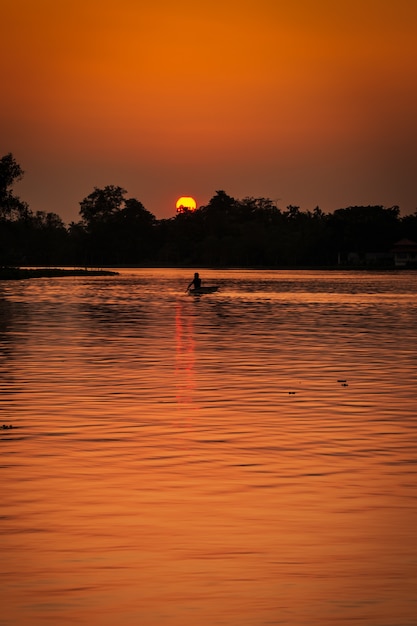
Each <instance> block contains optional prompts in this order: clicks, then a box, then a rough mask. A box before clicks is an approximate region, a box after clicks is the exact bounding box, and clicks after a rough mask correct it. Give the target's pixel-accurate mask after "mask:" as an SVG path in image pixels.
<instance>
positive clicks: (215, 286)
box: [188, 285, 219, 296]
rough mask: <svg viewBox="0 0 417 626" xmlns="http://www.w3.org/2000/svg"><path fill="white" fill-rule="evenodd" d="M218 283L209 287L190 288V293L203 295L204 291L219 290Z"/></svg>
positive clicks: (213, 291)
mask: <svg viewBox="0 0 417 626" xmlns="http://www.w3.org/2000/svg"><path fill="white" fill-rule="evenodd" d="M218 288H219V287H218V285H212V286H207V287H199V288H198V289H189V290H188V293H189V294H190V295H191V296H202V295H203V293H215V292H216V291H217V290H218Z"/></svg>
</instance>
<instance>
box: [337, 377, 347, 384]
mask: <svg viewBox="0 0 417 626" xmlns="http://www.w3.org/2000/svg"><path fill="white" fill-rule="evenodd" d="M337 382H338V383H346V382H347V381H346V380H345V379H343V378H339V379H338V381H337Z"/></svg>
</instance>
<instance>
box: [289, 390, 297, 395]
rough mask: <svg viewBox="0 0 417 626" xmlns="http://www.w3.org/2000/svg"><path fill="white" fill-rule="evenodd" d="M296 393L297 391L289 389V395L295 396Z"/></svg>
mask: <svg viewBox="0 0 417 626" xmlns="http://www.w3.org/2000/svg"><path fill="white" fill-rule="evenodd" d="M295 393H296V392H295V391H289V392H288V395H289V396H295Z"/></svg>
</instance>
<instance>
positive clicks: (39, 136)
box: [0, 0, 417, 223]
mask: <svg viewBox="0 0 417 626" xmlns="http://www.w3.org/2000/svg"><path fill="white" fill-rule="evenodd" d="M0 6H1V15H2V19H1V22H0V58H1V65H2V68H1V72H2V76H3V90H2V96H1V98H0V114H1V116H0V125H1V126H0V156H3V155H4V154H6V153H8V152H12V153H13V155H14V157H15V158H16V160H17V161H18V163H19V164H20V165H21V166H22V168H23V170H24V171H25V176H24V178H23V180H22V181H21V182H20V183H18V184H17V185H16V186H15V192H16V193H17V194H18V195H19V196H20V197H21V199H22V200H25V201H26V202H28V203H29V206H30V207H31V208H32V210H34V211H35V210H43V211H52V212H54V213H58V214H59V215H60V216H61V217H62V218H63V219H64V221H65V222H67V223H68V222H70V221H72V220H75V221H77V220H78V219H79V213H78V211H79V202H80V201H81V200H82V199H83V198H84V197H85V196H87V195H88V194H89V193H91V192H92V191H93V189H94V187H104V186H105V185H110V184H112V185H120V186H121V187H124V188H125V189H126V190H127V192H128V193H127V197H135V198H137V199H138V200H140V201H141V202H142V203H143V205H144V206H145V208H146V209H148V210H149V211H151V212H152V213H153V214H154V215H156V217H157V218H158V219H160V218H163V217H171V216H173V215H174V214H175V202H176V200H177V198H178V197H179V196H182V195H191V196H193V197H194V198H195V199H196V201H197V205H198V206H201V205H203V204H206V203H207V202H208V201H209V199H210V198H211V197H212V196H213V195H214V194H215V192H216V190H219V189H222V190H224V191H226V193H228V194H229V195H232V196H234V197H236V198H244V197H247V196H252V197H261V196H262V197H268V198H271V199H273V200H275V201H277V205H278V206H279V207H280V208H282V209H285V207H286V206H287V205H289V204H295V205H298V206H300V207H301V209H302V210H313V209H314V207H315V206H317V205H318V206H320V208H321V209H322V210H324V211H325V212H330V211H333V210H334V209H337V208H342V207H347V206H352V205H359V204H360V205H368V204H382V205H384V206H392V205H399V206H400V209H401V211H402V213H403V214H407V213H413V212H414V211H415V210H416V209H417V183H416V181H417V175H416V174H417V115H416V111H417V46H416V43H415V38H416V32H417V3H415V2H412V1H411V0H396V1H395V2H394V1H391V0H339V1H338V2H334V0H316V1H314V2H313V0H294V1H293V2H288V0H286V1H285V2H284V1H282V0H200V1H199V2H195V0H176V1H175V2H172V0H152V2H148V1H146V2H145V1H143V0H118V1H117V2H116V1H115V0H71V1H70V0H60V2H57V1H56V0H36V1H35V0H0Z"/></svg>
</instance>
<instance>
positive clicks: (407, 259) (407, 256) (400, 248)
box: [391, 239, 417, 267]
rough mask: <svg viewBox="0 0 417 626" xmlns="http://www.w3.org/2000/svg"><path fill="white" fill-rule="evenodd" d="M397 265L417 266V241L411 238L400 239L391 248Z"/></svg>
mask: <svg viewBox="0 0 417 626" xmlns="http://www.w3.org/2000/svg"><path fill="white" fill-rule="evenodd" d="M391 253H392V255H393V258H394V265H395V267H407V266H408V265H410V266H411V265H412V266H413V267H415V266H417V243H416V242H415V241H411V239H400V241H397V242H396V243H395V244H394V245H393V246H392V248H391Z"/></svg>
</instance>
